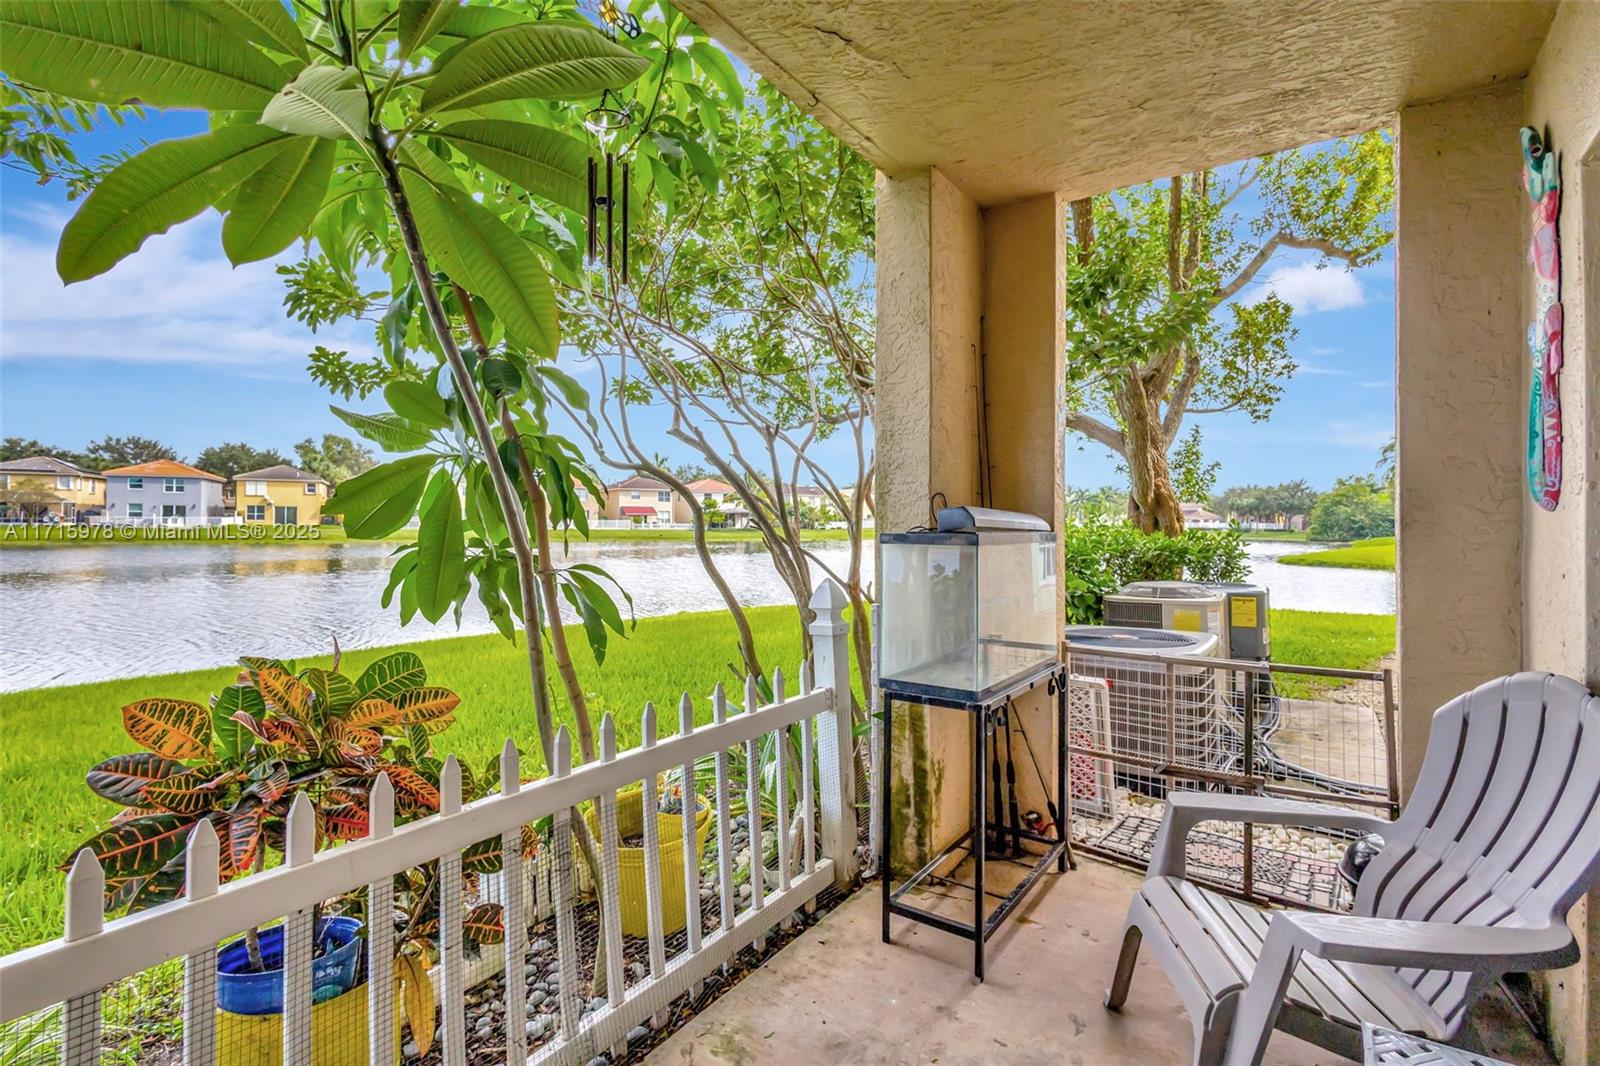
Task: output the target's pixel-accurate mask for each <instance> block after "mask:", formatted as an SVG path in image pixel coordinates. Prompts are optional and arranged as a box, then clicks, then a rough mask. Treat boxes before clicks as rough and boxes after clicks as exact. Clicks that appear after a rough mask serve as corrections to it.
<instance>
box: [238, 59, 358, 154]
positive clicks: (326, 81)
mask: <svg viewBox="0 0 1600 1066" xmlns="http://www.w3.org/2000/svg"><path fill="white" fill-rule="evenodd" d="M261 124H262V125H263V126H271V127H272V128H273V129H279V130H285V131H287V132H289V133H304V134H309V135H311V136H313V137H332V138H335V139H337V138H340V137H348V138H350V139H352V140H356V141H362V142H363V143H365V142H364V138H365V137H366V135H367V96H366V94H365V93H364V92H362V91H361V75H360V74H359V72H357V70H356V68H355V67H331V66H325V65H318V66H310V67H307V68H306V69H304V70H302V71H301V72H300V73H299V74H298V75H296V77H295V79H294V81H291V82H290V83H289V84H288V85H285V86H284V87H283V88H282V89H281V90H279V92H278V95H277V96H274V97H273V98H272V101H271V102H270V103H268V104H267V107H266V110H264V111H262V112H261Z"/></svg>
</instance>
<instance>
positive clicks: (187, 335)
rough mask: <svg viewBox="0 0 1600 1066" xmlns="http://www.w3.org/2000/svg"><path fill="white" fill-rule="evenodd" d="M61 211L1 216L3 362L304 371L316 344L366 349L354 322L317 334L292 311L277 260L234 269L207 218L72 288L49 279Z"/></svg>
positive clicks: (217, 224)
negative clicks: (292, 315)
mask: <svg viewBox="0 0 1600 1066" xmlns="http://www.w3.org/2000/svg"><path fill="white" fill-rule="evenodd" d="M64 221H65V216H64V215H63V214H61V213H60V212H57V211H53V210H44V211H38V212H34V213H31V214H28V215H21V214H19V213H15V212H13V213H11V214H8V216H7V218H6V226H5V232H4V233H0V264H3V270H0V358H3V359H4V360H5V361H6V362H20V361H23V360H40V361H54V360H67V359H70V360H97V361H114V362H122V363H143V364H164V365H191V366H208V367H221V368H229V369H234V370H236V371H238V372H240V373H242V374H246V375H251V376H259V375H266V376H274V377H276V376H288V375H290V374H299V373H301V372H302V368H303V367H304V365H305V357H306V354H307V353H308V352H309V351H310V350H311V349H312V348H313V347H314V346H315V345H316V344H318V343H321V344H326V345H328V346H330V347H334V348H346V349H349V350H351V351H352V352H353V353H356V354H360V355H365V354H369V353H370V352H371V351H372V350H373V347H374V346H373V342H372V336H371V333H370V332H369V331H368V329H367V328H366V327H364V326H362V325H361V324H359V323H358V324H355V325H349V324H345V325H342V326H340V327H337V328H333V327H324V328H323V330H322V331H321V332H320V333H318V334H313V333H312V332H311V331H310V329H308V328H307V327H305V326H303V325H301V324H300V323H298V322H295V321H293V320H291V319H289V318H287V317H286V316H285V314H284V309H283V303H282V301H283V293H284V288H283V281H282V279H281V278H279V277H278V276H277V274H276V272H275V270H274V267H275V265H276V262H283V261H289V260H291V259H293V257H294V256H293V252H292V251H291V252H290V253H287V254H285V255H284V256H281V257H279V259H278V260H277V261H268V262H261V263H249V264H246V265H244V266H241V267H234V266H233V265H232V264H231V263H229V262H228V260H227V259H226V257H225V256H224V255H223V254H222V247H221V242H220V237H219V234H220V230H221V219H220V218H219V217H218V216H217V215H215V214H213V213H210V212H208V213H206V214H205V215H202V216H201V217H199V218H196V219H193V220H191V221H189V222H185V223H183V224H182V225H179V226H176V227H174V228H173V229H172V230H171V231H169V232H167V233H165V234H163V235H160V236H156V237H152V238H150V239H149V240H148V241H146V242H145V244H144V246H143V247H142V248H140V249H139V251H137V252H135V253H134V254H133V255H131V256H129V257H128V258H126V259H124V260H123V261H122V262H121V263H119V264H117V266H115V267H114V268H112V269H111V270H110V271H108V272H107V273H105V274H102V275H100V276H99V277H96V278H91V279H89V280H88V281H84V282H79V283H77V284H75V285H71V286H67V285H64V284H63V283H62V282H61V279H60V278H59V277H58V276H57V275H56V269H55V246H56V239H57V236H58V235H59V233H60V230H61V226H62V225H63V224H64Z"/></svg>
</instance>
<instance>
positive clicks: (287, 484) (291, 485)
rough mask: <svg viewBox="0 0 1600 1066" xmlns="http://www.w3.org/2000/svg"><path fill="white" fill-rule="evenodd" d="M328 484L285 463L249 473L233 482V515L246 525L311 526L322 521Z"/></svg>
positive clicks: (239, 476) (237, 476)
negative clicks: (267, 523)
mask: <svg viewBox="0 0 1600 1066" xmlns="http://www.w3.org/2000/svg"><path fill="white" fill-rule="evenodd" d="M327 501H328V482H327V481H326V480H325V479H323V478H320V477H318V476H317V475H316V474H312V473H308V472H307V471H304V470H298V469H296V468H295V467H292V466H289V465H288V464H286V463H280V464H278V465H277V466H268V467H264V468H262V469H260V470H249V471H246V472H245V473H243V474H238V475H236V476H235V477H234V479H233V507H234V513H235V514H237V515H238V517H239V519H240V520H241V521H243V522H244V523H245V524H247V525H251V524H259V523H263V522H270V523H271V524H273V525H275V526H314V525H317V524H318V523H320V522H321V521H322V505H323V504H324V503H326V502H327Z"/></svg>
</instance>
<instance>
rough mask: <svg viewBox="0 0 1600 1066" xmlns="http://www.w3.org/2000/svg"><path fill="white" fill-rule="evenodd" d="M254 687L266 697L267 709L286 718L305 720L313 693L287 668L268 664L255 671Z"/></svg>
mask: <svg viewBox="0 0 1600 1066" xmlns="http://www.w3.org/2000/svg"><path fill="white" fill-rule="evenodd" d="M256 687H257V688H258V689H260V690H261V695H262V696H264V697H266V701H267V707H268V709H270V710H272V711H274V712H276V713H277V714H280V715H282V716H284V717H286V718H294V719H296V720H298V721H302V722H303V721H305V720H306V715H307V714H308V713H309V712H310V710H311V701H312V700H313V698H314V696H315V694H314V693H313V692H312V690H311V687H310V686H309V685H307V684H306V683H305V682H303V681H301V680H300V679H299V678H297V677H295V676H294V675H293V674H291V673H289V672H288V671H287V670H282V669H279V668H278V667H276V666H269V667H266V668H264V669H261V670H258V671H256Z"/></svg>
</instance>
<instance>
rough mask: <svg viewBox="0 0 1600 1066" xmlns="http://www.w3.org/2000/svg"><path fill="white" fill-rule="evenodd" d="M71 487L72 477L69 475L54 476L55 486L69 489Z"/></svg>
mask: <svg viewBox="0 0 1600 1066" xmlns="http://www.w3.org/2000/svg"><path fill="white" fill-rule="evenodd" d="M71 487H72V479H71V478H70V477H58V478H56V488H58V489H70V488H71Z"/></svg>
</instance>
